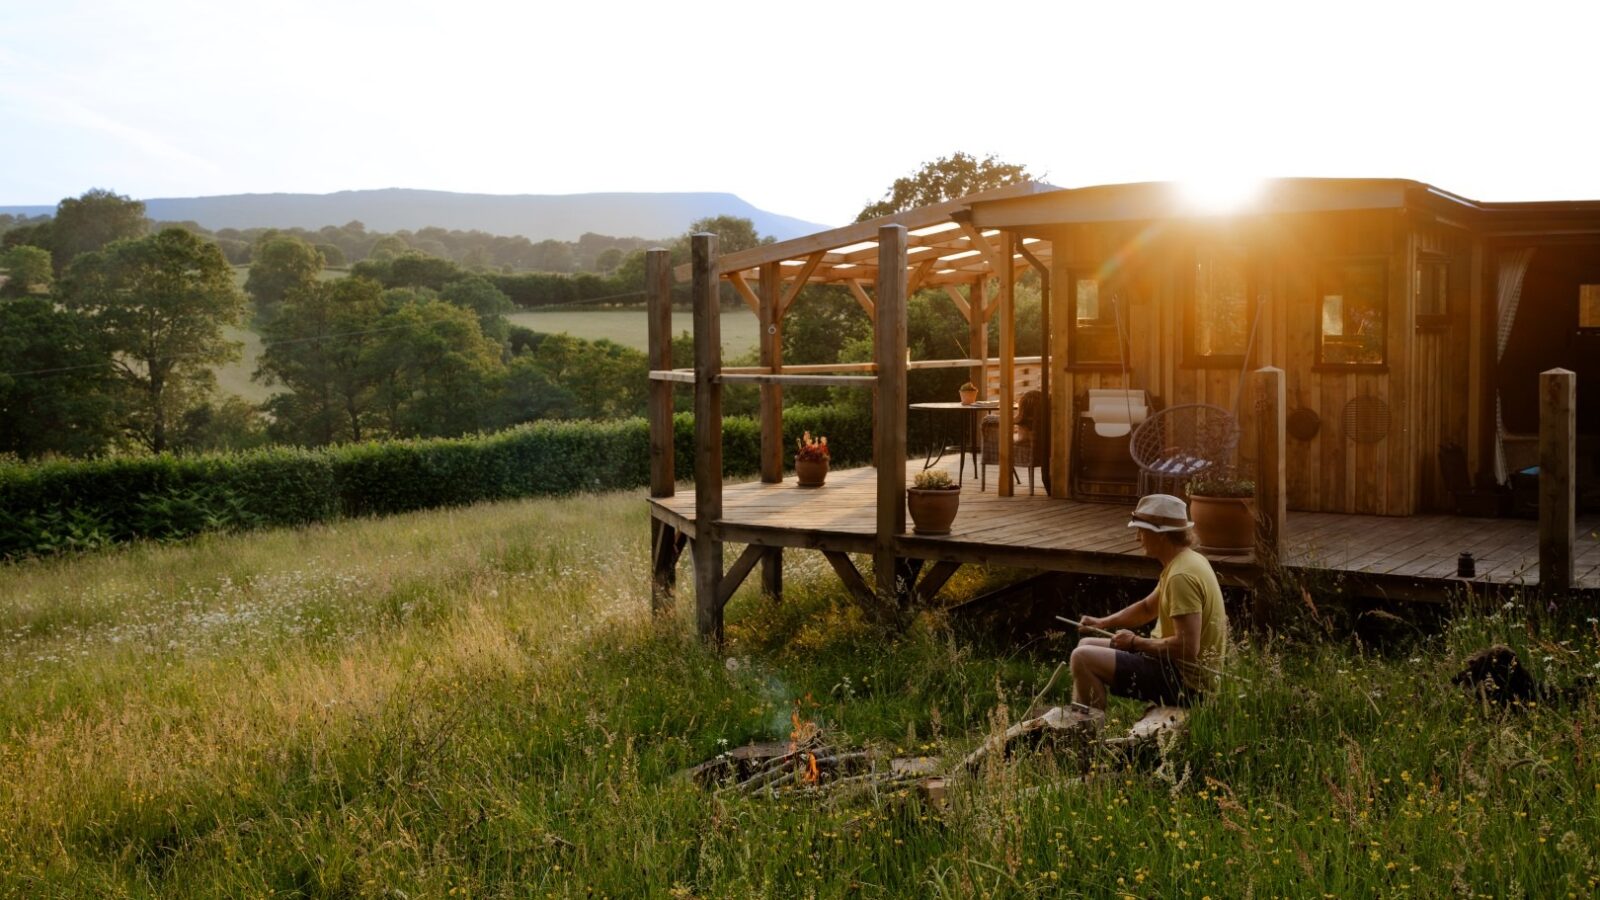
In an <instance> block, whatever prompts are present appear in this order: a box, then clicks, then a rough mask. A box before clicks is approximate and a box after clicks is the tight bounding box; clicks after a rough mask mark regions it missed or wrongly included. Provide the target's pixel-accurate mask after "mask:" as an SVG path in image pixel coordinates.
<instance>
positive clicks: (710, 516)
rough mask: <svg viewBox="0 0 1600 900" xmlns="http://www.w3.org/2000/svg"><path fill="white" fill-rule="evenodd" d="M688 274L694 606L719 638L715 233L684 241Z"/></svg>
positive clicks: (705, 631)
mask: <svg viewBox="0 0 1600 900" xmlns="http://www.w3.org/2000/svg"><path fill="white" fill-rule="evenodd" d="M689 245H690V252H691V256H692V258H693V260H692V263H691V266H692V271H693V272H694V281H693V290H694V607H695V617H694V618H695V628H696V630H697V631H698V632H699V633H700V636H701V637H702V638H708V639H710V640H712V641H715V642H717V643H719V644H720V643H721V642H722V604H721V602H720V601H719V599H718V594H719V592H720V590H721V588H722V541H721V540H720V538H721V535H720V534H719V526H718V524H717V523H718V521H719V520H720V519H721V518H722V385H721V384H719V383H718V382H717V375H718V374H719V373H720V372H721V370H722V322H721V318H720V316H721V310H719V309H718V308H717V307H718V297H719V296H720V294H721V290H720V288H721V279H720V278H719V277H718V273H717V236H716V235H714V234H696V235H693V236H692V237H690V239H689Z"/></svg>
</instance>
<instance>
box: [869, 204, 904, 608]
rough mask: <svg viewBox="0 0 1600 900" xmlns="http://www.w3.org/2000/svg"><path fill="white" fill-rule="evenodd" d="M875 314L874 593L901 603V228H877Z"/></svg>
mask: <svg viewBox="0 0 1600 900" xmlns="http://www.w3.org/2000/svg"><path fill="white" fill-rule="evenodd" d="M875 293H876V294H877V304H876V306H877V316H876V320H877V321H876V323H875V325H874V327H873V359H874V360H875V361H876V362H877V364H878V391H877V410H876V415H875V416H874V421H873V428H872V451H873V452H872V458H873V465H874V466H876V467H877V470H878V491H877V510H878V516H877V519H878V521H877V532H876V533H877V538H878V541H877V544H878V549H877V551H876V552H875V553H874V554H873V572H874V575H875V577H876V579H877V583H878V584H877V588H878V597H879V599H880V600H881V601H882V602H884V603H885V604H890V606H889V607H888V608H891V609H892V608H895V607H897V606H899V605H900V600H901V598H902V597H904V596H907V595H908V594H909V593H910V585H904V586H902V585H900V584H899V581H900V579H899V578H898V577H897V575H898V574H899V573H898V568H899V566H898V562H897V560H896V556H895V542H896V541H897V540H899V537H900V535H902V534H904V533H905V530H906V296H907V294H906V229H905V227H904V226H902V225H885V226H883V227H882V228H880V229H878V288H877V291H875Z"/></svg>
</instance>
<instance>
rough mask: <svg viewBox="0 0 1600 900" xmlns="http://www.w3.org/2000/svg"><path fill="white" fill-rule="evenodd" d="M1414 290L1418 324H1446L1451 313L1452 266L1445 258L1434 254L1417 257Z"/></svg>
mask: <svg viewBox="0 0 1600 900" xmlns="http://www.w3.org/2000/svg"><path fill="white" fill-rule="evenodd" d="M1412 289H1413V290H1414V291H1415V292H1416V295H1417V324H1419V325H1443V324H1445V316H1446V315H1447V314H1448V313H1449V312H1450V305H1449V304H1450V266H1449V264H1448V262H1447V261H1446V260H1445V258H1444V257H1442V256H1435V255H1433V254H1423V255H1421V256H1419V257H1417V272H1416V281H1415V284H1414V285H1413V286H1412Z"/></svg>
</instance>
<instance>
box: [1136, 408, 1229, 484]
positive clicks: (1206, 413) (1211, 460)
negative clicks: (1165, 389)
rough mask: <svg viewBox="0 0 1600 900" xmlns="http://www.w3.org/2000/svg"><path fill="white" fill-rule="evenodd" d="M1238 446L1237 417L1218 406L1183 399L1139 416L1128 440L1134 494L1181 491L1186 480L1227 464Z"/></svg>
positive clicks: (1187, 482)
mask: <svg viewBox="0 0 1600 900" xmlns="http://www.w3.org/2000/svg"><path fill="white" fill-rule="evenodd" d="M1238 446H1239V421H1238V420H1237V419H1235V418H1234V417H1233V413H1231V412H1228V411H1227V410H1226V409H1223V408H1222V407H1220V406H1213V405H1211V404H1209V403H1185V404H1182V405H1179V406H1172V407H1168V408H1167V409H1163V410H1161V411H1160V412H1157V413H1155V414H1154V415H1152V416H1150V418H1148V419H1145V420H1144V422H1143V423H1142V424H1140V426H1139V427H1138V429H1136V430H1135V431H1134V432H1133V437H1132V438H1130V439H1129V447H1128V449H1129V452H1130V453H1131V454H1132V455H1133V461H1134V462H1135V463H1138V465H1139V494H1140V495H1141V496H1142V495H1145V494H1158V493H1159V494H1177V495H1180V496H1181V495H1182V494H1183V493H1184V491H1186V490H1187V489H1188V487H1189V482H1190V481H1193V480H1194V479H1195V478H1198V477H1199V476H1201V475H1204V474H1206V473H1207V472H1211V471H1213V470H1215V469H1220V468H1223V467H1225V466H1227V465H1228V464H1229V463H1231V462H1232V461H1233V453H1234V450H1236V449H1237V448H1238Z"/></svg>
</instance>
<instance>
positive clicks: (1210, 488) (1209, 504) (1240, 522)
mask: <svg viewBox="0 0 1600 900" xmlns="http://www.w3.org/2000/svg"><path fill="white" fill-rule="evenodd" d="M1255 496H1256V483H1255V482H1254V481H1252V480H1250V479H1249V478H1241V477H1239V475H1237V474H1236V473H1234V472H1232V471H1228V470H1218V471H1216V472H1209V473H1206V474H1204V475H1201V476H1200V477H1198V478H1196V479H1194V480H1193V481H1191V482H1189V517H1190V518H1192V519H1194V533H1195V537H1196V538H1197V539H1198V540H1199V543H1200V549H1202V550H1208V551H1211V552H1213V553H1249V552H1250V551H1251V550H1252V549H1254V547H1255V543H1256V512H1255Z"/></svg>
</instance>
